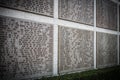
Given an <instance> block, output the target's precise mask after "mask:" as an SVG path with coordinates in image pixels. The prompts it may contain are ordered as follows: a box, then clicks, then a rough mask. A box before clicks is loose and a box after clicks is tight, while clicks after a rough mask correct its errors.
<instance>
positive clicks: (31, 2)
mask: <svg viewBox="0 0 120 80" xmlns="http://www.w3.org/2000/svg"><path fill="white" fill-rule="evenodd" d="M0 6H4V7H9V8H13V9H18V10H23V11H28V12H33V13H37V14H42V15H47V16H53V0H0Z"/></svg>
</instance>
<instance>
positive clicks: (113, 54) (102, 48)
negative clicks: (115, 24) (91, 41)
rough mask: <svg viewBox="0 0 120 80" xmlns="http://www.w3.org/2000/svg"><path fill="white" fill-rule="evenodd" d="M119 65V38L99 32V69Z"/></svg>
mask: <svg viewBox="0 0 120 80" xmlns="http://www.w3.org/2000/svg"><path fill="white" fill-rule="evenodd" d="M116 64H117V36H116V35H113V34H107V33H99V32H97V67H98V68H99V67H105V66H111V65H116Z"/></svg>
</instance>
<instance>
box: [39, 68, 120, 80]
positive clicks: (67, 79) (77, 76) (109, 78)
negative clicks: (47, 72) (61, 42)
mask: <svg viewBox="0 0 120 80" xmlns="http://www.w3.org/2000/svg"><path fill="white" fill-rule="evenodd" d="M37 80H120V66H116V67H110V68H104V69H98V70H90V71H84V72H81V73H72V74H65V75H60V76H55V77H42V78H41V79H37Z"/></svg>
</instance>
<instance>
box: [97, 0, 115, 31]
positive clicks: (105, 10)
mask: <svg viewBox="0 0 120 80" xmlns="http://www.w3.org/2000/svg"><path fill="white" fill-rule="evenodd" d="M96 18H97V19H96V20H97V21H96V22H97V26H98V27H101V28H106V29H111V30H117V4H116V3H114V2H112V1H110V0H97V13H96Z"/></svg>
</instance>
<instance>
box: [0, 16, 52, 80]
mask: <svg viewBox="0 0 120 80" xmlns="http://www.w3.org/2000/svg"><path fill="white" fill-rule="evenodd" d="M52 57H53V26H52V25H49V24H42V23H36V22H33V21H28V20H27V21H26V20H22V19H16V18H10V17H2V16H0V76H1V78H2V79H3V80H13V79H12V78H16V79H17V80H18V79H20V78H24V77H27V76H29V77H32V76H37V75H38V76H41V75H51V74H52V64H53V60H52V59H53V58H52ZM2 79H0V80H2Z"/></svg>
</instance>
